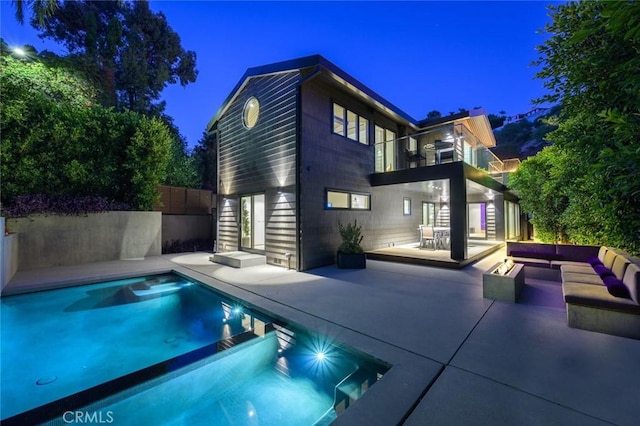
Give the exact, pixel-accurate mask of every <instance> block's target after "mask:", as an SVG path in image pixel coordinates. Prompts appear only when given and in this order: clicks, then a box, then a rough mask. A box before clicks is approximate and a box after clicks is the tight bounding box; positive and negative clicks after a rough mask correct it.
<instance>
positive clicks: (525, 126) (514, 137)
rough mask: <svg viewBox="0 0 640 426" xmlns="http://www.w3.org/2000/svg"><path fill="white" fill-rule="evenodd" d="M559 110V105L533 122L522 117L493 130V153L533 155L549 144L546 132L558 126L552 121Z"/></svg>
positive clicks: (514, 156) (520, 156)
mask: <svg viewBox="0 0 640 426" xmlns="http://www.w3.org/2000/svg"><path fill="white" fill-rule="evenodd" d="M559 111H560V108H559V107H553V108H551V109H550V110H549V112H548V113H547V115H545V116H543V117H539V118H537V119H536V120H535V121H533V122H531V121H529V120H526V119H523V120H520V121H517V122H515V123H509V124H506V125H504V126H503V127H502V128H500V129H497V130H494V132H493V134H494V136H495V138H496V148H494V149H493V153H494V154H496V155H497V156H498V157H500V158H520V159H525V158H527V157H530V156H532V155H535V154H536V153H537V152H538V151H540V150H541V149H542V148H544V147H545V146H548V145H549V142H548V141H547V134H548V133H549V132H551V131H552V130H554V129H556V128H557V127H558V126H557V125H555V124H554V122H555V120H556V117H557V115H558V113H559ZM491 115H492V114H490V116H491Z"/></svg>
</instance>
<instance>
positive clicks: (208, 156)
mask: <svg viewBox="0 0 640 426" xmlns="http://www.w3.org/2000/svg"><path fill="white" fill-rule="evenodd" d="M217 153H218V143H217V141H216V136H215V133H212V134H206V133H203V135H202V138H201V139H200V141H198V145H197V146H196V147H195V149H194V150H193V154H192V158H193V161H194V162H195V167H196V169H197V172H198V176H199V178H200V182H201V183H202V188H205V189H211V190H213V191H215V190H216V188H217V184H216V179H217Z"/></svg>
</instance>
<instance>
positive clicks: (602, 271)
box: [593, 265, 614, 278]
mask: <svg viewBox="0 0 640 426" xmlns="http://www.w3.org/2000/svg"><path fill="white" fill-rule="evenodd" d="M593 270H594V271H595V273H596V274H598V275H599V276H600V278H604V277H606V276H612V277H613V276H614V273H613V272H612V271H611V269H609V268H607V267H605V266H604V265H596V266H594V267H593Z"/></svg>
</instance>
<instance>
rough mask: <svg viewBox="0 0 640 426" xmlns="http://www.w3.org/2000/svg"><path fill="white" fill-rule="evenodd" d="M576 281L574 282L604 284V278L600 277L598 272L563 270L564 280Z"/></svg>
mask: <svg viewBox="0 0 640 426" xmlns="http://www.w3.org/2000/svg"><path fill="white" fill-rule="evenodd" d="M565 281H567V282H574V283H582V284H591V285H604V282H603V281H602V278H600V277H599V276H598V275H597V274H595V273H592V274H580V273H577V272H564V271H563V272H562V282H563V283H564V282H565Z"/></svg>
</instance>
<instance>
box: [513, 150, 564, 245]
mask: <svg viewBox="0 0 640 426" xmlns="http://www.w3.org/2000/svg"><path fill="white" fill-rule="evenodd" d="M565 160H566V159H565V158H563V157H562V152H559V150H558V149H557V148H556V147H555V146H550V147H547V148H544V149H543V150H542V151H540V152H539V153H538V154H537V155H536V156H534V157H530V158H529V159H527V160H525V161H524V162H523V163H522V164H520V167H518V170H517V171H515V172H514V173H512V174H511V176H510V177H509V185H510V186H511V187H512V188H513V189H515V190H516V191H518V195H519V196H520V206H521V207H522V209H523V210H524V211H526V212H529V213H531V214H532V216H533V217H532V219H531V222H532V223H533V225H534V227H535V231H536V236H537V238H539V239H540V240H542V241H549V242H566V241H567V238H568V237H567V230H566V226H565V225H564V223H563V221H562V215H563V213H564V211H565V210H566V209H567V206H568V204H569V198H568V195H567V194H566V191H565V190H566V188H565V186H564V185H563V183H564V182H563V179H562V177H561V176H558V175H557V172H558V170H560V169H559V168H558V167H557V165H558V164H562V162H563V161H565Z"/></svg>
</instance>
